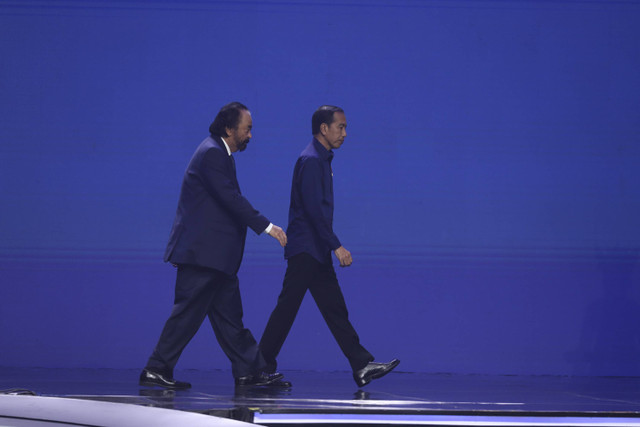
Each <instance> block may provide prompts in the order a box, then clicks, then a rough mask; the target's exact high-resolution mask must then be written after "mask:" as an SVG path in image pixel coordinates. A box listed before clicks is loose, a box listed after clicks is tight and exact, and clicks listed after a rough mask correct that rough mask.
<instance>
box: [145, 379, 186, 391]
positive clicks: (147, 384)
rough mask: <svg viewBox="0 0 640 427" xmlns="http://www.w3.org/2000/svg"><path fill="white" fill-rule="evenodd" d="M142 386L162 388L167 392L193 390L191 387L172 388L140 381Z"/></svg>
mask: <svg viewBox="0 0 640 427" xmlns="http://www.w3.org/2000/svg"><path fill="white" fill-rule="evenodd" d="M140 385H141V386H142V387H161V388H164V389H167V390H188V389H190V388H191V386H188V387H171V386H168V385H162V384H158V383H154V382H152V381H140Z"/></svg>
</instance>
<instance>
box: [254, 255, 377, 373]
mask: <svg viewBox="0 0 640 427" xmlns="http://www.w3.org/2000/svg"><path fill="white" fill-rule="evenodd" d="M307 289H308V290H309V291H310V292H311V296H312V297H313V299H314V300H315V302H316V305H317V306H318V309H319V310H320V313H321V314H322V317H323V318H324V320H325V322H326V323H327V326H328V327H329V330H330V331H331V333H332V334H333V337H334V338H335V340H336V341H337V342H338V345H339V346H340V349H341V350H342V352H343V353H344V355H345V356H346V357H347V359H348V360H349V364H350V365H351V369H352V370H354V371H355V370H358V369H362V368H363V367H365V366H366V365H367V363H369V362H370V361H372V360H373V356H372V355H371V353H369V352H368V351H367V350H366V349H365V348H364V347H363V346H362V345H361V344H360V338H359V337H358V334H357V333H356V331H355V329H354V328H353V326H352V325H351V322H350V321H349V313H348V311H347V305H346V303H345V301H344V296H343V295H342V290H341V289H340V285H339V284H338V279H337V277H336V272H335V270H334V268H333V264H332V263H331V257H330V256H329V262H328V263H321V262H319V261H318V260H316V259H315V258H314V257H312V256H311V255H309V254H307V253H301V254H297V255H294V256H292V257H290V258H289V259H288V261H287V271H286V273H285V276H284V282H283V284H282V291H281V292H280V296H279V297H278V303H277V305H276V308H275V309H274V310H273V312H272V313H271V316H270V317H269V322H268V323H267V326H266V328H265V330H264V333H263V334H262V338H261V340H260V351H261V353H262V355H263V357H264V360H265V362H266V364H267V365H266V368H265V370H266V371H267V372H275V371H276V368H277V362H276V357H277V356H278V354H279V353H280V349H281V348H282V345H283V344H284V341H285V340H286V338H287V335H288V334H289V331H290V330H291V326H292V325H293V321H294V320H295V318H296V315H297V314H298V310H299V309H300V304H302V300H303V299H304V296H305V294H306V292H307Z"/></svg>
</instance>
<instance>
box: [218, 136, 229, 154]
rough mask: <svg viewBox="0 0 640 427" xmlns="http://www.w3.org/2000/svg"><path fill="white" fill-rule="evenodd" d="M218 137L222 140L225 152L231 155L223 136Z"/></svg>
mask: <svg viewBox="0 0 640 427" xmlns="http://www.w3.org/2000/svg"><path fill="white" fill-rule="evenodd" d="M220 139H221V140H222V143H223V144H224V148H226V149H227V154H229V155H231V150H230V149H229V146H228V145H227V141H225V140H224V138H223V137H220Z"/></svg>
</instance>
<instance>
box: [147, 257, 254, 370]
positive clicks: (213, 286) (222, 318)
mask: <svg viewBox="0 0 640 427" xmlns="http://www.w3.org/2000/svg"><path fill="white" fill-rule="evenodd" d="M207 316H208V317H209V321H210V322H211V326H212V327H213V331H214V333H215V335H216V339H217V340H218V343H219V344H220V347H221V348H222V351H224V353H225V354H226V355H227V357H228V358H229V360H230V361H231V370H232V373H233V376H234V377H235V378H238V377H242V376H246V375H253V374H256V373H257V372H259V371H260V370H261V368H262V367H263V366H264V364H265V363H264V359H263V358H262V355H261V354H260V351H259V350H258V345H257V343H256V340H255V338H254V337H253V335H252V334H251V331H249V330H248V329H246V328H245V327H244V325H243V323H242V316H243V312H242V300H241V298H240V288H239V283H238V277H237V276H236V275H233V276H229V275H227V274H225V273H223V272H221V271H218V270H214V269H210V268H205V267H199V266H195V265H186V264H182V265H179V266H178V274H177V277H176V289H175V299H174V303H173V310H172V311H171V315H170V316H169V319H168V320H167V322H166V324H165V325H164V328H163V330H162V333H161V334H160V339H159V340H158V344H157V345H156V347H155V349H154V351H153V353H152V355H151V357H150V358H149V361H148V362H147V368H148V369H151V370H154V371H157V372H160V373H164V374H165V375H168V376H170V377H172V376H173V369H174V367H175V366H176V363H178V358H179V357H180V355H181V354H182V351H183V350H184V348H185V347H186V346H187V344H188V343H189V341H191V339H192V338H193V336H194V335H195V334H196V332H197V331H198V329H199V328H200V326H201V325H202V322H203V321H204V318H205V317H207Z"/></svg>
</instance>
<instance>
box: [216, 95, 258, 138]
mask: <svg viewBox="0 0 640 427" xmlns="http://www.w3.org/2000/svg"><path fill="white" fill-rule="evenodd" d="M242 110H245V111H249V109H248V108H247V107H246V106H245V105H243V104H241V103H239V102H231V103H229V104H227V105H225V106H224V107H222V108H221V109H220V111H218V115H217V116H216V118H215V119H213V123H211V126H209V133H210V134H211V135H215V136H219V137H227V136H229V135H227V128H229V129H236V128H237V127H238V124H239V123H240V112H241V111H242Z"/></svg>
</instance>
